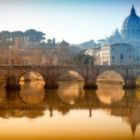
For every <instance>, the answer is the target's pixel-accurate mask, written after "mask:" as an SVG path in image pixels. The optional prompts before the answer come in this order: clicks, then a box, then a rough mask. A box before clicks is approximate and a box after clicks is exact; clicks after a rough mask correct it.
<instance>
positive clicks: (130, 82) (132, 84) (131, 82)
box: [123, 78, 137, 89]
mask: <svg viewBox="0 0 140 140" xmlns="http://www.w3.org/2000/svg"><path fill="white" fill-rule="evenodd" d="M123 88H124V89H136V88H137V85H136V80H135V78H126V79H125V80H124V86H123Z"/></svg>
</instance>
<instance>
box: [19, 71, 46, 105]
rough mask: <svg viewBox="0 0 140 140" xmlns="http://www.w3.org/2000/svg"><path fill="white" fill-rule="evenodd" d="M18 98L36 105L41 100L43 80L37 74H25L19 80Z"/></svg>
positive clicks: (43, 92)
mask: <svg viewBox="0 0 140 140" xmlns="http://www.w3.org/2000/svg"><path fill="white" fill-rule="evenodd" d="M19 84H20V96H21V98H22V100H23V101H24V102H26V103H28V104H37V103H40V102H41V101H42V100H43V97H44V94H45V90H44V85H45V80H44V78H43V76H42V75H41V74H39V73H37V72H25V73H23V74H22V75H21V76H20V78H19Z"/></svg>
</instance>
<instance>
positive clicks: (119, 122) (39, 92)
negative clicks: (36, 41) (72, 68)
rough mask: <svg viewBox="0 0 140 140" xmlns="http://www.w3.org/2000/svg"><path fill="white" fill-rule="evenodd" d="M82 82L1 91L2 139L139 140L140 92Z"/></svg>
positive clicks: (36, 83)
mask: <svg viewBox="0 0 140 140" xmlns="http://www.w3.org/2000/svg"><path fill="white" fill-rule="evenodd" d="M82 86H83V83H81V82H60V84H59V89H58V90H44V88H43V82H42V81H34V82H29V83H24V82H21V90H20V91H16V92H12V91H5V89H4V87H3V85H1V86H0V140H119V139H120V140H131V139H134V140H139V139H140V90H127V91H124V90H123V89H122V88H121V85H119V84H105V83H102V84H99V85H98V89H97V90H96V91H94V90H83V88H82Z"/></svg>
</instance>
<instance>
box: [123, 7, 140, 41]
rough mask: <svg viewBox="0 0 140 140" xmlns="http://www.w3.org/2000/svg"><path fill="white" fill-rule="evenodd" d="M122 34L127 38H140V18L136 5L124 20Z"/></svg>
mask: <svg viewBox="0 0 140 140" xmlns="http://www.w3.org/2000/svg"><path fill="white" fill-rule="evenodd" d="M122 36H123V37H124V38H126V39H140V18H139V17H138V16H137V15H136V12H135V9H134V6H132V9H131V13H130V15H129V16H128V17H127V18H126V19H125V20H124V22H123V26H122Z"/></svg>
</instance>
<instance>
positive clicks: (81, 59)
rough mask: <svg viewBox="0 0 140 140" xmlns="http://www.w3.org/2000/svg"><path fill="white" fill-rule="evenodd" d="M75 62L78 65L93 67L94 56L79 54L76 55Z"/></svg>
mask: <svg viewBox="0 0 140 140" xmlns="http://www.w3.org/2000/svg"><path fill="white" fill-rule="evenodd" d="M74 62H75V64H77V65H88V64H91V65H93V64H94V58H93V57H92V56H89V55H86V54H82V53H79V54H78V55H76V56H75V57H74Z"/></svg>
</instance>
